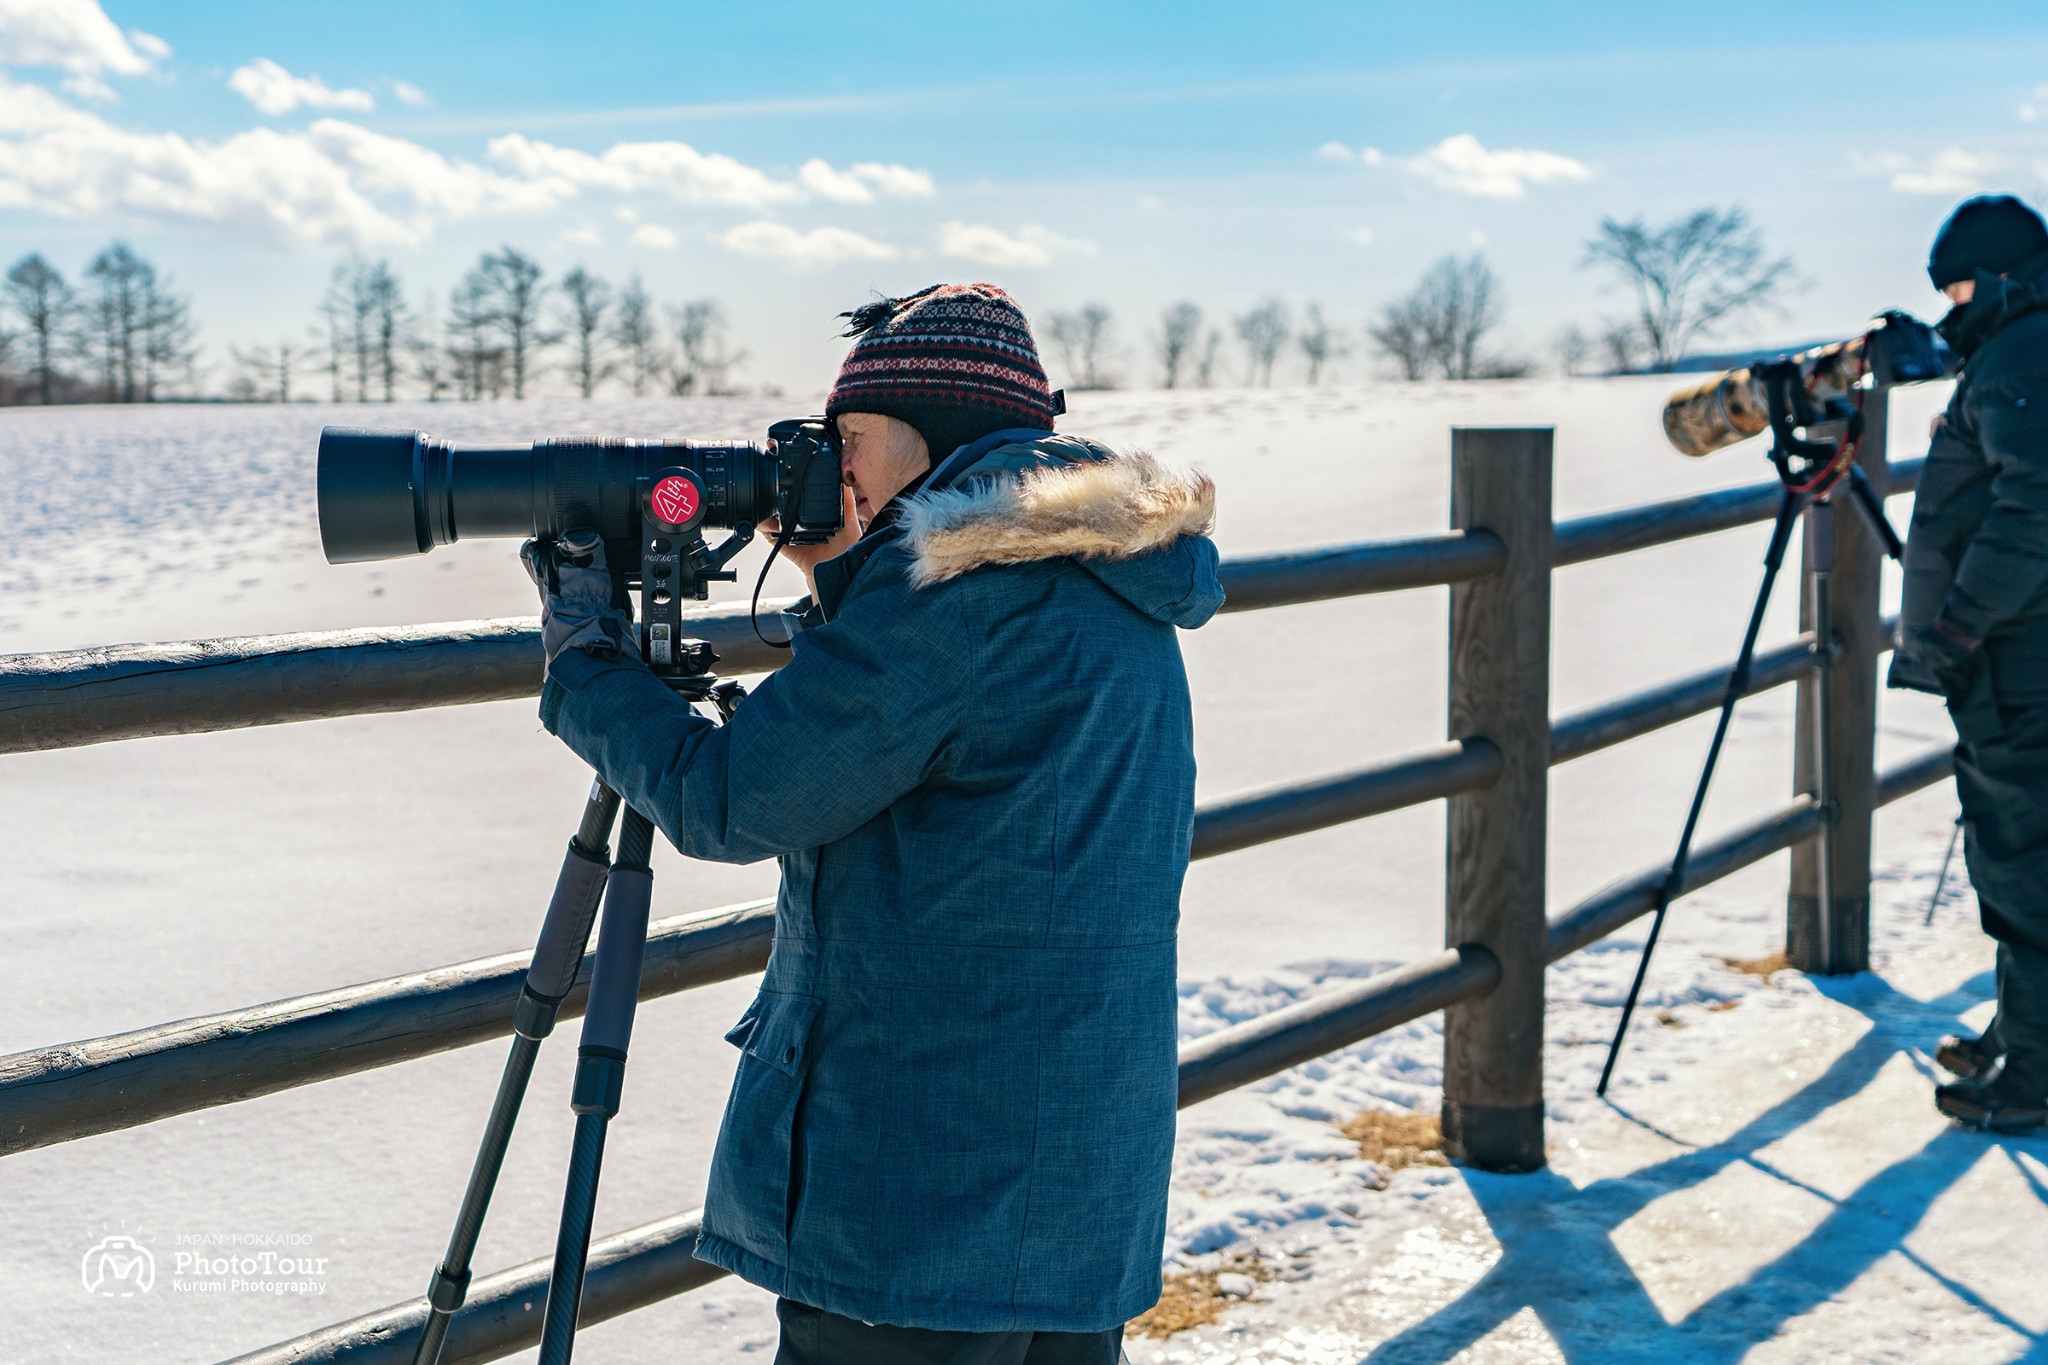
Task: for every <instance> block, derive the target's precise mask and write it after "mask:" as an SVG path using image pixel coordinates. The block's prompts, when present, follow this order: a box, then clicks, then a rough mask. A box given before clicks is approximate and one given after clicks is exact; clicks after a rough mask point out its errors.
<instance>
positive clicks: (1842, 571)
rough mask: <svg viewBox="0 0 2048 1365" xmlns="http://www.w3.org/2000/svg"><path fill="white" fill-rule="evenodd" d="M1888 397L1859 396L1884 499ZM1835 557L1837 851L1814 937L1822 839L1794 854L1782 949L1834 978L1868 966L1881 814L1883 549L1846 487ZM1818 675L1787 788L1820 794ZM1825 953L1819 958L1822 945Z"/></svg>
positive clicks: (1809, 585)
mask: <svg viewBox="0 0 2048 1365" xmlns="http://www.w3.org/2000/svg"><path fill="white" fill-rule="evenodd" d="M1889 398H1890V394H1889V392H1888V391H1887V390H1884V389H1873V390H1872V391H1870V392H1869V393H1867V394H1865V395H1864V404H1863V420H1864V429H1863V442H1862V445H1861V447H1860V448H1859V449H1858V451H1857V454H1856V462H1857V463H1858V464H1859V465H1861V466H1862V467H1863V472H1864V473H1865V474H1867V475H1869V476H1870V482H1871V486H1872V487H1873V488H1875V489H1876V491H1877V495H1878V497H1879V499H1880V500H1882V499H1883V497H1884V495H1885V492H1886V488H1887V484H1888V483H1889V479H1888V476H1887V472H1886V466H1885V445H1886V432H1887V425H1888V424H1887V422H1886V418H1887V416H1888V415H1889V411H1890V406H1891V405H1890V402H1889V401H1888V400H1889ZM1832 501H1833V508H1834V513H1833V515H1834V523H1835V535H1834V539H1835V545H1834V551H1835V558H1834V564H1835V567H1834V572H1833V574H1832V575H1831V593H1830V595H1831V597H1832V599H1833V601H1832V604H1831V607H1830V615H1831V616H1832V617H1833V618H1834V619H1833V625H1834V635H1835V639H1836V641H1837V642H1839V644H1840V646H1841V652H1840V653H1839V654H1838V655H1836V657H1835V665H1834V668H1833V670H1832V671H1831V681H1830V683H1829V711H1830V713H1831V714H1830V716H1829V725H1828V729H1829V731H1830V735H1829V747H1830V751H1831V755H1832V758H1833V764H1834V769H1835V771H1834V772H1833V773H1832V774H1831V777H1832V779H1833V780H1832V782H1831V783H1830V786H1832V788H1833V789H1834V797H1835V827H1834V856H1833V859H1832V865H1831V867H1830V869H1829V871H1830V874H1831V875H1830V877H1829V882H1830V886H1829V899H1830V900H1831V901H1832V902H1833V904H1831V905H1830V906H1829V907H1828V908H1827V915H1828V929H1829V932H1828V934H1827V935H1826V937H1825V938H1823V937H1822V935H1821V934H1820V932H1819V930H1820V925H1819V916H1820V914H1821V905H1820V841H1819V840H1818V839H1814V840H1809V841H1808V842H1806V843H1804V844H1800V845H1799V846H1798V847H1796V848H1794V849H1793V850H1792V885H1791V889H1790V892H1789V894H1788V895H1787V896H1786V905H1785V955H1786V956H1787V957H1789V958H1790V959H1791V960H1792V965H1793V966H1795V967H1797V968H1799V970H1801V971H1803V972H1812V973H1816V974H1819V975H1826V976H1833V975H1838V974H1840V973H1844V972H1860V971H1866V970H1868V969H1869V967H1870V824H1871V817H1872V815H1873V814H1874V813H1875V812H1876V810H1877V664H1878V655H1879V653H1880V647H1881V645H1882V644H1883V641H1882V640H1881V639H1880V638H1879V632H1880V629H1881V619H1880V618H1881V613H1880V611H1879V602H1878V588H1879V581H1880V578H1881V576H1882V572H1883V568H1884V549H1883V547H1882V546H1881V545H1879V544H1878V540H1877V537H1876V536H1874V535H1872V534H1871V531H1870V527H1869V526H1868V525H1866V524H1865V523H1864V520H1863V515H1862V513H1860V512H1859V511H1857V510H1856V507H1855V506H1854V504H1853V502H1852V501H1851V494H1850V493H1849V491H1848V489H1847V488H1843V489H1842V490H1841V491H1840V492H1839V493H1837V494H1836V495H1835V497H1834V499H1833V500H1832ZM1812 563H1813V547H1812V546H1811V545H1807V546H1806V547H1805V550H1804V552H1803V555H1802V567H1803V569H1804V572H1802V573H1801V575H1800V579H1799V587H1800V595H1799V628H1800V629H1801V630H1811V629H1812V628H1813V580H1812ZM1816 686H1818V680H1817V677H1816V675H1811V674H1809V675H1808V676H1807V677H1805V678H1802V679H1801V680H1800V682H1799V701H1798V708H1797V718H1796V723H1795V726H1794V734H1795V735H1796V736H1797V738H1796V741H1795V748H1794V750H1793V759H1792V789H1793V791H1795V792H1813V791H1816V790H1818V787H1819V784H1818V781H1817V767H1818V764H1817V756H1816V755H1817V750H1818V747H1819V746H1818V742H1817V741H1818V736H1817V734H1816V733H1815V729H1814V726H1815V709H1816V708H1815V706H1814V688H1815V687H1816ZM1823 942H1825V943H1826V944H1827V945H1828V948H1829V951H1828V953H1827V954H1826V960H1823V957H1822V953H1821V944H1822V943H1823Z"/></svg>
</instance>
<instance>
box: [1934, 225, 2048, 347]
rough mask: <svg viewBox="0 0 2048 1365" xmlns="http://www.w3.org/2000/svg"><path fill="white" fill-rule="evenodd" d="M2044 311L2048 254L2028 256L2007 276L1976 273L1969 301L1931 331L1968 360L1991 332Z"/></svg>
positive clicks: (1982, 271) (1981, 271)
mask: <svg viewBox="0 0 2048 1365" xmlns="http://www.w3.org/2000/svg"><path fill="white" fill-rule="evenodd" d="M2043 308H2048V251H2044V252H2042V253H2041V254H2039V255H2038V256H2031V257H2029V258H2028V259H2027V260H2026V261H2025V262H2024V263H2023V264H2021V265H2020V267H2019V268H2018V269H2017V270H2014V271H2013V272H2012V274H2010V275H1994V274H1992V273H1991V272H1990V271H1988V270H1979V271H1978V272H1977V290H1976V292H1975V293H1974V294H1972V295H1971V296H1970V301H1969V302H1968V303H1959V304H1957V305H1956V306H1955V307H1954V308H1951V309H1949V311H1948V316H1947V317H1944V318H1943V319H1942V320H1941V321H1940V322H1938V323H1936V324H1935V327H1934V330H1935V331H1936V332H1939V333H1940V334H1941V339H1942V340H1943V341H1945V342H1947V343H1948V348H1949V349H1950V350H1951V351H1954V352H1955V353H1956V355H1957V356H1958V357H1959V358H1961V359H1963V360H1966V361H1967V360H1968V359H1969V358H1970V353H1971V352H1972V351H1975V350H1976V349H1977V348H1978V347H1980V346H1982V345H1983V344H1984V343H1985V342H1986V341H1988V340H1990V339H1991V337H1992V335H1993V334H1994V333H1996V332H1998V331H1999V330H2001V329H2002V328H2004V327H2006V326H2007V325H2009V324H2011V323H2014V322H2017V321H2018V320H2019V319H2021V318H2023V317H2025V316H2026V315H2027V314H2029V313H2038V312H2040V311H2041V310H2042V309H2043Z"/></svg>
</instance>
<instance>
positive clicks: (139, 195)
mask: <svg viewBox="0 0 2048 1365" xmlns="http://www.w3.org/2000/svg"><path fill="white" fill-rule="evenodd" d="M560 197H561V196H560V194H559V193H558V192H557V190H556V189H555V188H554V187H551V186H548V185H544V184H534V183H530V182H527V181H522V180H516V179H512V178H510V177H506V176H503V175H500V174H498V173H497V172H495V171H492V170H489V169H487V168H485V167H481V166H476V165H473V164H471V163H467V162H462V161H451V160H449V159H447V158H445V157H442V156H441V155H440V154H439V153H437V152H433V151H429V150H428V149H427V148H424V147H421V146H419V145H417V144H415V143H410V142H405V141H403V140H401V139H398V138H392V137H386V136H383V135H382V134H378V133H372V132H370V131H368V130H367V129H364V128H360V127H357V126H356V125H354V124H351V123H346V122H343V121H341V120H339V119H320V120H318V121H316V122H315V123H314V124H313V125H312V127H310V128H309V129H307V130H306V131H304V132H280V131H278V130H275V129H270V128H255V129H251V130H250V131H248V132H245V133H239V134H237V135H236V136H234V137H232V138H229V139H227V140H226V141H224V142H218V143H209V142H200V141H193V140H188V139H186V138H184V137H182V136H180V135H179V134H176V133H136V132H130V131H129V130H127V129H125V128H120V127H117V126H115V125H113V124H111V123H108V122H107V121H106V120H104V119H102V118H100V117H99V116H98V115H96V114H93V113H89V112H87V111H86V110H83V109H80V108H78V107H76V106H74V105H71V104H67V103H65V102H64V101H63V100H62V99H59V98H58V97H57V96H56V95H55V94H53V93H52V92H50V91H48V90H45V89H43V88H42V87H41V86H35V85H23V84H17V83H15V82H12V81H8V80H6V79H5V78H4V77H0V207H4V208H12V209H26V210H29V211H32V212H39V213H47V214H50V215H52V216H55V217H60V218H74V219H83V218H94V219H97V218H106V217H110V216H121V215H126V216H131V217H138V218H147V219H154V220H157V221H170V222H188V223H211V224H220V225H223V226H229V227H234V228H238V229H241V230H243V231H246V232H250V233H252V234H255V235H258V236H262V237H267V238H269V239H271V240H273V241H277V242H281V243H286V244H295V243H302V244H309V245H321V246H375V245H379V244H383V243H408V244H409V243H415V242H418V241H420V240H422V239H423V238H425V237H426V236H427V235H429V234H430V233H431V232H432V230H433V228H434V227H435V225H436V224H437V223H439V222H441V221H444V220H446V219H449V218H457V217H463V216H466V215H469V214H475V213H483V212H521V211H528V210H535V209H543V208H549V207H552V206H553V205H554V204H556V203H558V202H559V200H560Z"/></svg>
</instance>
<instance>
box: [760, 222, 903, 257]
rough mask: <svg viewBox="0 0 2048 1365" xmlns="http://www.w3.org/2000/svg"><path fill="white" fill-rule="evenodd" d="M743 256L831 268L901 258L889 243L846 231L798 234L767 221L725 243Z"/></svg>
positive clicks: (831, 229)
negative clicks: (844, 264)
mask: <svg viewBox="0 0 2048 1365" xmlns="http://www.w3.org/2000/svg"><path fill="white" fill-rule="evenodd" d="M721 240H723V241H724V243H725V245H726V247H727V248H728V249H729V250H732V251H737V252H739V253H740V254H741V255H742V256H765V257H767V258H769V259H771V260H778V261H788V262H790V263H791V264H793V265H829V264H832V263H834V262H837V261H887V260H892V259H894V258H895V257H897V256H899V255H901V254H902V253H901V252H899V251H898V250H897V249H896V248H895V247H893V246H890V245H889V244H888V243H887V242H878V241H875V240H874V239H873V238H872V237H863V236H861V235H860V234H859V233H858V232H853V231H850V230H848V229H846V228H837V227H821V228H812V229H811V230H810V231H809V232H798V231H797V230H796V229H795V228H793V227H790V226H789V225H788V224H786V223H773V222H768V221H766V220H763V221H761V222H758V223H741V224H740V225H739V226H738V227H736V228H732V229H731V230H729V231H728V232H727V233H726V234H725V236H724V237H723V238H722V239H721Z"/></svg>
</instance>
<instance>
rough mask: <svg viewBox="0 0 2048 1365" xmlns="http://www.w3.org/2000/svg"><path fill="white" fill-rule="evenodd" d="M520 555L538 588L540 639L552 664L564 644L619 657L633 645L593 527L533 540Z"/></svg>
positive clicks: (628, 622)
mask: <svg viewBox="0 0 2048 1365" xmlns="http://www.w3.org/2000/svg"><path fill="white" fill-rule="evenodd" d="M519 558H520V560H521V562H523V563H524V564H525V565H526V575H527V577H529V578H531V579H532V580H533V583H534V586H535V587H537V588H539V589H540V640H541V646H542V648H544V649H545V650H546V651H547V661H548V663H549V664H550V665H552V664H553V663H554V662H555V656H556V655H558V654H560V653H561V652H562V651H563V650H565V649H580V650H583V651H585V652H586V653H589V654H592V655H595V656H596V657H598V658H600V659H616V658H618V657H619V656H620V655H622V654H624V653H626V652H627V651H629V650H631V649H633V648H635V646H634V644H633V623H632V616H631V614H630V613H629V612H628V611H625V610H621V609H620V608H618V607H616V606H613V605H612V596H613V587H612V574H611V569H610V568H609V567H608V566H607V565H606V564H605V559H604V541H603V540H602V539H601V538H600V537H599V536H598V534H597V533H596V532H595V531H571V532H569V533H568V534H567V535H565V536H563V537H561V538H560V539H559V540H555V541H539V540H529V541H527V542H526V543H525V544H524V545H522V546H520V547H519Z"/></svg>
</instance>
